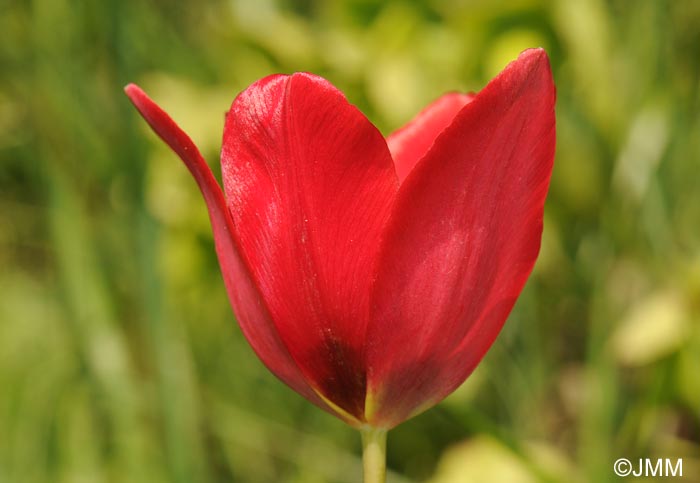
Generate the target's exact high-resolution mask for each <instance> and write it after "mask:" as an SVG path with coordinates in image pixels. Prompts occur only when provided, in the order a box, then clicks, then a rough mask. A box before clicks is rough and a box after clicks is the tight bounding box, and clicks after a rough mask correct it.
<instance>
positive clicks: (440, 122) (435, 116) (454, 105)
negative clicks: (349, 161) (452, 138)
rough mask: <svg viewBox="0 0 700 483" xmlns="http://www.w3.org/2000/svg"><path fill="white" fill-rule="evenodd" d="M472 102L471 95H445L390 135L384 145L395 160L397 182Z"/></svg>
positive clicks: (401, 180) (455, 93) (404, 176)
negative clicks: (386, 145)
mask: <svg viewBox="0 0 700 483" xmlns="http://www.w3.org/2000/svg"><path fill="white" fill-rule="evenodd" d="M473 98H474V96H473V95H471V94H459V93H457V92H453V93H450V94H445V95H444V96H442V97H440V98H439V99H438V100H436V101H434V102H433V103H432V104H430V105H429V106H428V107H426V108H425V109H423V110H422V111H421V112H420V113H419V114H418V115H417V116H416V117H414V118H413V119H412V120H411V122H409V123H408V124H406V125H405V126H404V127H402V128H401V129H399V130H397V131H394V132H393V133H391V134H390V135H389V137H388V138H387V140H386V142H387V144H388V145H389V151H391V156H392V157H393V158H394V165H395V167H396V174H397V175H398V177H399V181H400V182H402V183H403V180H404V179H405V178H406V176H408V173H410V172H411V170H412V169H413V167H414V166H415V165H416V163H417V162H418V161H419V160H420V159H421V158H423V156H425V154H426V153H427V152H428V150H429V149H430V147H431V146H432V145H433V142H434V141H435V138H437V136H438V134H440V133H441V132H442V131H443V130H444V129H445V128H446V127H447V126H449V125H450V123H451V122H452V120H453V119H454V117H455V116H456V115H457V113H458V112H459V111H460V110H461V109H462V108H463V107H464V106H465V105H466V104H468V103H469V102H471V100H472V99H473Z"/></svg>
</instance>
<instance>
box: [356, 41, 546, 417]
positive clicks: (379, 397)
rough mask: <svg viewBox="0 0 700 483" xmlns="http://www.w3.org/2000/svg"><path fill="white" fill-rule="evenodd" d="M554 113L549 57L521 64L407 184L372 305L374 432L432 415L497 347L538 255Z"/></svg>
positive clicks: (453, 127) (496, 83)
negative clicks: (496, 341)
mask: <svg viewBox="0 0 700 483" xmlns="http://www.w3.org/2000/svg"><path fill="white" fill-rule="evenodd" d="M554 101H555V89H554V85H553V81H552V74H551V70H550V67H549V61H548V59H547V56H546V54H545V53H544V51H542V50H541V49H535V50H528V51H525V52H523V53H522V54H521V55H520V57H519V58H518V59H517V60H516V61H514V62H512V63H511V64H510V65H509V66H508V67H507V68H506V69H505V70H504V71H503V72H502V73H501V74H499V75H498V76H497V77H496V78H495V79H494V80H493V81H491V82H490V83H489V84H488V85H487V86H486V87H485V88H484V89H483V90H482V91H481V92H480V93H479V94H477V95H476V96H475V97H474V99H473V100H472V102H470V103H469V104H468V105H466V106H465V107H464V108H463V109H462V110H461V111H460V112H459V114H457V116H456V117H455V118H454V120H453V121H452V123H451V124H450V125H449V127H447V128H446V129H445V130H444V131H443V132H442V133H441V134H440V135H439V136H438V137H437V139H436V140H435V142H434V144H433V146H432V148H430V150H429V152H428V153H427V154H426V155H425V157H423V158H422V159H421V160H420V161H419V162H418V163H417V164H416V166H415V167H414V168H413V169H412V170H411V171H410V174H409V175H408V176H407V177H406V179H405V180H404V182H403V183H402V185H401V188H400V191H399V193H398V195H397V200H396V204H395V206H394V207H393V210H392V214H391V218H390V221H389V225H388V227H387V231H386V236H385V238H384V240H383V243H382V248H381V250H380V253H379V258H378V267H377V279H376V283H375V285H374V287H373V293H372V296H371V307H372V317H371V323H370V325H369V327H368V331H367V341H366V343H367V348H368V349H367V351H368V352H367V364H368V367H369V373H368V390H369V395H368V401H367V410H368V413H367V418H368V420H369V421H370V423H371V424H374V425H377V426H383V427H391V426H394V425H395V424H398V423H399V422H401V421H403V420H405V419H407V418H409V417H411V416H412V415H414V414H416V413H417V412H420V411H421V410H423V409H426V408H427V407H430V406H432V405H433V404H436V403H437V402H438V401H440V400H441V399H442V398H444V397H445V396H446V395H447V394H449V393H450V392H452V391H453V390H454V389H456V388H457V386H458V385H459V384H461V383H462V382H463V381H464V379H465V378H466V377H467V376H468V375H469V374H470V373H471V371H472V370H473V369H474V367H475V366H476V365H477V364H478V362H479V361H480V360H481V358H482V357H483V355H484V354H485V353H486V351H487V350H488V348H489V347H490V345H491V344H492V343H493V341H494V339H495V338H496V336H497V335H498V333H499V331H500V329H501V327H502V325H503V323H504V321H505V319H506V317H507V316H508V314H509V312H510V310H511V308H512V306H513V304H514V303H515V300H516V298H517V296H518V295H519V293H520V291H521V289H522V287H523V285H524V284H525V281H526V279H527V277H528V275H529V274H530V271H531V270H532V267H533V265H534V262H535V259H536V257H537V254H538V252H539V247H540V239H541V232H542V217H543V206H544V200H545V197H546V194H547V190H548V186H549V179H550V175H551V170H552V160H553V155H554V142H555V134H554Z"/></svg>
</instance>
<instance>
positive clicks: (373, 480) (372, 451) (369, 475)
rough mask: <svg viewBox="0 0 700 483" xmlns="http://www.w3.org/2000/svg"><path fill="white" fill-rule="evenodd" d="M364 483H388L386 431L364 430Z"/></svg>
mask: <svg viewBox="0 0 700 483" xmlns="http://www.w3.org/2000/svg"><path fill="white" fill-rule="evenodd" d="M360 433H361V434H362V467H363V469H364V483H385V481H386V429H373V428H370V429H362V430H360Z"/></svg>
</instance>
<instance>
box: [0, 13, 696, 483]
mask: <svg viewBox="0 0 700 483" xmlns="http://www.w3.org/2000/svg"><path fill="white" fill-rule="evenodd" d="M698 5H700V4H698V2H696V1H694V0H679V1H675V2H663V1H652V0H643V1H639V2H625V1H612V0H611V1H607V2H606V1H603V0H582V1H567V0H560V1H555V2H545V1H539V0H518V1H511V2H504V1H486V0H484V1H468V0H458V1H452V0H425V1H422V2H417V1H416V2H412V1H408V0H405V1H399V0H394V1H389V2H384V1H379V0H344V1H323V0H306V1H303V2H293V1H291V0H265V1H247V0H227V1H224V0H206V1H201V2H195V1H185V0H180V1H174V2H164V1H160V2H157V1H125V0H105V1H101V2H83V1H79V0H27V1H21V0H9V1H5V2H3V3H2V4H1V5H0V267H2V269H1V270H0V482H2V483H6V482H8V483H20V482H21V483H43V482H52V483H53V482H58V483H60V482H120V483H121V482H127V483H130V482H148V483H158V482H176V483H184V482H203V483H209V482H211V483H214V482H216V483H219V482H233V481H237V482H245V483H255V482H272V481H284V482H296V483H302V482H303V483H314V482H338V483H342V482H348V483H351V482H355V481H359V478H360V468H361V463H360V461H359V437H358V436H357V435H356V434H355V432H354V431H352V430H350V429H349V428H347V427H345V426H344V425H342V423H340V422H338V421H336V420H335V419H333V418H331V417H330V416H327V415H325V414H323V413H322V412H321V411H319V410H317V409H315V408H314V407H312V406H311V405H310V404H308V403H307V402H305V401H304V400H302V399H301V398H300V397H299V396H297V395H296V394H295V393H293V392H292V391H291V390H289V389H287V388H286V387H285V386H283V384H281V383H279V382H278V381H277V380H276V379H275V378H274V377H273V376H272V375H270V374H269V373H268V372H267V371H266V369H265V368H264V367H263V366H262V364H261V363H260V362H259V361H258V360H257V358H256V357H255V356H254V354H253V353H252V351H251V350H250V349H249V347H248V345H247V343H246V342H245V340H244V338H243V337H242V335H241V333H240V331H239V330H238V328H237V327H236V325H235V322H234V317H233V315H232V314H231V312H230V308H229V305H228V301H227V299H226V295H225V291H224V287H223V284H222V281H221V277H220V275H219V270H218V266H217V262H216V258H215V255H214V250H213V243H212V237H211V233H210V229H209V225H208V219H207V214H206V211H205V207H204V203H202V202H201V200H200V197H199V193H198V192H197V189H196V187H195V184H194V183H193V182H192V181H191V179H190V178H189V175H188V174H187V172H186V170H185V169H184V167H183V166H182V165H181V163H180V162H179V161H178V160H177V159H176V157H175V156H174V155H173V154H172V153H170V152H169V151H168V150H167V148H165V147H164V146H163V145H162V144H161V143H160V142H158V141H157V140H156V139H155V137H154V136H153V135H152V134H150V132H148V129H147V128H146V127H145V124H144V123H143V122H142V121H141V120H140V119H139V118H138V117H137V114H136V113H135V111H134V109H133V108H132V107H131V106H130V104H129V103H128V101H127V99H126V97H125V96H124V95H123V94H122V91H121V89H122V87H123V86H124V85H125V84H126V83H127V82H130V81H135V82H138V83H140V84H141V85H143V86H144V88H145V89H146V90H147V91H148V92H149V93H150V94H151V95H152V96H153V97H154V98H155V99H156V100H157V101H158V102H159V103H161V104H162V105H163V107H164V108H166V110H168V111H169V112H171V113H172V114H173V117H174V118H175V119H176V120H178V121H179V122H180V123H181V125H182V126H183V127H184V128H185V130H186V131H188V132H189V133H191V135H192V137H193V138H194V139H195V141H196V142H197V143H198V145H200V146H201V147H202V149H203V150H204V152H205V155H206V156H207V158H208V159H209V161H210V163H211V164H212V167H214V166H215V165H216V164H217V162H216V159H217V154H218V149H219V143H220V136H221V130H222V126H223V115H222V114H223V112H225V110H226V109H227V108H228V104H229V103H230V102H231V100H232V99H233V97H234V96H235V95H236V94H237V93H238V92H239V91H241V90H242V89H243V88H245V87H246V86H247V85H248V84H249V83H251V82H253V81H254V80H256V79H258V78H260V77H262V76H265V75H267V74H270V73H274V72H292V71H312V72H315V73H318V74H320V75H323V76H325V77H327V78H328V79H330V80H331V81H332V82H333V83H335V84H336V85H337V86H338V87H340V88H341V89H342V90H343V91H344V92H346V93H347V95H348V97H349V99H350V100H351V102H353V103H355V104H357V105H358V106H359V107H360V108H361V109H362V110H363V111H364V112H365V113H366V114H367V115H368V117H369V118H370V119H372V120H373V121H374V122H375V123H376V124H377V125H378V126H379V127H380V128H381V129H382V130H383V131H384V132H385V133H386V132H390V131H391V130H392V129H395V128H396V127H398V126H400V125H401V124H402V123H403V122H406V121H407V120H408V119H409V118H410V117H411V116H412V115H413V114H415V113H416V112H417V111H418V110H419V109H420V108H421V107H423V106H424V105H425V104H426V103H427V102H429V101H430V100H432V99H434V98H436V97H437V96H439V95H440V94H442V93H443V92H445V91H449V90H465V91H466V90H478V89H479V88H480V87H482V86H483V85H484V83H485V82H486V81H488V79H489V78H490V77H491V76H493V75H494V74H495V73H496V72H498V71H499V70H500V69H501V68H502V67H503V66H504V65H505V64H506V63H507V62H508V61H509V60H512V59H513V58H515V56H516V55H517V54H518V52H519V51H521V50H523V49H524V48H527V47H534V46H543V47H545V48H546V49H547V51H548V52H549V53H550V55H551V59H552V65H553V68H554V75H555V78H556V83H557V88H558V105H557V119H558V148H557V156H556V162H555V172H554V177H553V181H552V188H551V191H550V196H549V199H548V205H547V213H546V220H545V221H546V227H545V234H544V240H543V248H542V254H541V257H540V259H539V261H538V264H537V267H536V269H535V272H534V274H533V276H532V278H531V279H530V281H529V282H528V285H527V287H526V289H525V292H524V293H523V296H522V298H521V299H520V301H519V302H518V304H517V306H516V308H515V310H514V312H513V313H512V315H511V317H510V319H509V322H508V324H507V325H506V329H505V330H504V332H503V334H502V335H501V337H500V338H499V339H498V341H497V343H496V344H495V345H494V347H493V349H492V351H491V352H490V353H489V355H488V356H487V357H486V359H485V360H484V363H483V364H482V365H481V366H480V367H479V369H477V371H476V372H475V374H474V375H473V376H472V377H471V378H470V379H469V380H468V381H467V383H466V384H465V385H464V386H463V387H462V388H460V389H459V390H458V391H457V392H456V393H455V394H454V395H452V396H450V397H449V398H448V399H447V400H446V401H445V402H443V403H442V404H441V405H439V406H438V407H437V408H436V409H433V410H430V411H428V412H426V413H425V414H423V415H421V416H419V417H417V418H415V419H414V420H411V421H409V422H407V423H405V424H403V425H402V426H400V427H399V428H397V429H396V430H394V431H392V432H391V433H390V435H389V446H388V451H389V467H390V468H391V469H392V470H394V474H393V475H390V481H393V482H395V483H399V482H410V481H416V482H417V481H432V482H434V483H457V482H459V483H461V482H470V481H474V482H478V481H486V480H485V479H488V481H499V480H502V481H528V482H529V481H562V482H570V481H581V482H601V481H610V480H613V479H614V474H613V472H612V463H613V462H614V460H615V459H617V458H619V457H628V458H630V459H633V458H639V457H673V458H679V457H683V458H684V476H685V479H684V481H700V480H699V479H697V478H699V477H698V476H697V475H699V474H700V457H699V454H700V444H699V441H700V413H699V411H698V408H700V377H698V374H700V356H699V354H700V324H699V320H700V228H699V227H700V135H699V134H700V97H699V96H698V89H699V88H700V30H698V28H697V26H698V25H700V8H699V6H698ZM214 169H215V171H216V172H218V167H214ZM693 478H696V479H695V480H693Z"/></svg>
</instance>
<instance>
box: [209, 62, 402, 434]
mask: <svg viewBox="0 0 700 483" xmlns="http://www.w3.org/2000/svg"><path fill="white" fill-rule="evenodd" d="M221 162H222V170H223V178H224V188H225V192H226V198H227V201H228V204H229V209H230V212H231V215H232V217H233V221H234V225H235V230H236V238H237V240H238V241H239V242H240V246H241V249H242V252H243V255H244V257H245V258H246V260H247V263H248V265H249V266H250V267H251V269H252V275H253V278H254V280H255V282H256V284H257V286H258V287H259V288H260V291H261V294H262V296H263V298H264V300H265V302H266V304H267V306H268V307H269V310H270V314H271V316H272V320H273V321H274V323H275V324H276V326H277V330H278V332H279V334H280V337H281V338H282V340H283V342H284V344H285V345H286V347H287V348H288V350H289V352H290V353H291V355H292V357H293V358H294V359H295V360H296V361H297V363H298V365H299V367H300V368H301V370H302V372H303V373H304V374H305V376H306V378H307V379H308V380H309V381H310V383H311V384H312V386H313V387H314V388H315V390H317V391H318V393H319V394H321V395H322V396H323V398H324V400H327V401H328V402H329V404H332V405H334V407H336V408H338V410H342V411H345V412H346V413H348V414H349V415H351V416H352V417H355V418H357V419H359V420H362V419H363V418H364V402H365V388H366V378H365V374H366V371H365V364H364V358H363V346H364V334H365V329H366V325H367V320H368V314H369V307H368V303H369V290H370V283H371V274H372V270H371V267H372V265H373V262H374V259H375V254H376V252H377V250H378V247H379V236H380V231H381V228H382V227H383V225H384V224H385V222H386V220H387V219H388V215H389V211H390V207H391V203H392V202H393V200H394V197H395V194H396V191H397V189H398V182H397V179H396V175H395V173H394V168H393V163H392V160H391V155H390V154H389V150H388V148H387V146H386V142H385V141H384V139H383V137H382V136H381V134H380V133H379V131H377V129H376V128H375V127H374V126H373V125H372V124H371V123H370V122H369V121H368V120H367V118H365V116H364V115H363V114H362V113H360V111H359V110H357V108H355V107H354V106H352V105H350V104H349V103H348V102H347V100H346V99H345V97H344V96H343V95H342V93H340V92H339V91H338V90H337V89H335V88H334V87H333V86H332V85H330V83H328V81H326V80H324V79H322V78H320V77H316V76H313V75H310V74H294V75H292V76H282V75H277V76H270V77H267V78H265V79H262V80H260V81H258V82H256V83H255V84H253V85H252V86H251V87H249V88H248V89H247V90H246V91H244V92H243V93H241V94H240V95H239V96H238V97H237V98H236V100H235V101H234V102H233V105H232V106H231V110H230V111H229V113H228V115H227V118H226V127H225V129H224V143H223V149H222V153H221Z"/></svg>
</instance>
